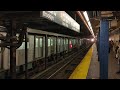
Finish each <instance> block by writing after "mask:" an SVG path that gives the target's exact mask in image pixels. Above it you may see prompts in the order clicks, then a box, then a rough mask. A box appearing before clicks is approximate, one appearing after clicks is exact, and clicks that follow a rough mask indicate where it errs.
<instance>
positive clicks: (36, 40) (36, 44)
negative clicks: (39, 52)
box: [35, 38, 38, 47]
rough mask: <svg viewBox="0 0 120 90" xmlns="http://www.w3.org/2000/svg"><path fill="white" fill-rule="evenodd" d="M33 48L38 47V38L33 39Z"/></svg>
mask: <svg viewBox="0 0 120 90" xmlns="http://www.w3.org/2000/svg"><path fill="white" fill-rule="evenodd" d="M35 47H38V38H35Z"/></svg>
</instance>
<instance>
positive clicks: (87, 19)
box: [83, 11, 89, 22]
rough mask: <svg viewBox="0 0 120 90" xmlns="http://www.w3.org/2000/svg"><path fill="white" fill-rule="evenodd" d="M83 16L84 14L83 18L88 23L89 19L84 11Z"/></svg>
mask: <svg viewBox="0 0 120 90" xmlns="http://www.w3.org/2000/svg"><path fill="white" fill-rule="evenodd" d="M83 14H84V16H85V19H86V21H87V22H88V21H89V17H88V15H87V12H86V11H84V12H83Z"/></svg>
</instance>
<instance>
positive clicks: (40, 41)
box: [40, 38, 43, 47]
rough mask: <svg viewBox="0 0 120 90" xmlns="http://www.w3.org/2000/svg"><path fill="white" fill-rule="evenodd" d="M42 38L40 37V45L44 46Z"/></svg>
mask: <svg viewBox="0 0 120 90" xmlns="http://www.w3.org/2000/svg"><path fill="white" fill-rule="evenodd" d="M42 40H43V39H42V38H40V47H42V46H43V45H42Z"/></svg>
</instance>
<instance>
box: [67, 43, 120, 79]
mask: <svg viewBox="0 0 120 90" xmlns="http://www.w3.org/2000/svg"><path fill="white" fill-rule="evenodd" d="M118 71H119V64H118V61H117V59H115V53H114V52H113V51H112V50H111V51H110V53H109V61H108V79H120V74H118V73H117V72H118ZM69 79H100V62H99V61H98V55H97V48H96V44H93V46H92V47H91V48H90V50H89V51H88V53H87V54H86V55H85V57H84V58H83V60H82V62H81V63H80V64H79V65H78V66H77V67H76V69H75V70H74V72H73V73H72V74H71V76H70V77H69Z"/></svg>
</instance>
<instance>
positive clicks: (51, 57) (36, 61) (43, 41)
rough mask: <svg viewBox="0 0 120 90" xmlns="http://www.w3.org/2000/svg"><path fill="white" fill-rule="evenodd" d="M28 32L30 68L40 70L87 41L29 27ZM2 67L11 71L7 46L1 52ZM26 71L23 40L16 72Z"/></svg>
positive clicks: (17, 59)
mask: <svg viewBox="0 0 120 90" xmlns="http://www.w3.org/2000/svg"><path fill="white" fill-rule="evenodd" d="M27 32H28V42H27V45H28V46H27V49H28V70H33V69H36V67H38V68H39V71H42V70H45V69H46V68H47V67H49V66H51V65H53V64H55V63H57V62H59V60H60V58H61V57H64V56H65V55H67V54H68V53H70V52H72V51H73V50H77V49H79V48H80V46H81V45H82V44H84V43H86V39H82V38H78V37H72V36H68V35H63V34H58V33H53V32H47V31H43V30H37V29H32V28H27ZM3 34H4V33H3ZM86 44H87V43H86ZM46 47H47V48H46ZM0 49H1V48H0ZM45 56H46V57H45ZM0 68H1V70H4V71H7V72H8V71H9V68H10V50H9V49H7V48H5V49H4V51H2V52H0ZM38 68H37V69H38ZM24 71H25V42H24V41H23V43H22V45H21V46H20V47H19V48H18V49H17V50H16V72H17V74H20V73H24Z"/></svg>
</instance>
